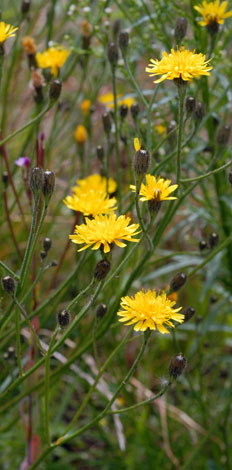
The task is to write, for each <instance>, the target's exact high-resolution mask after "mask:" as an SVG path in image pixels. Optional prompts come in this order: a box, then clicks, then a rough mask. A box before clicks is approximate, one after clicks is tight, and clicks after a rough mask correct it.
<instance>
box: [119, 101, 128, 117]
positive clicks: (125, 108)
mask: <svg viewBox="0 0 232 470" xmlns="http://www.w3.org/2000/svg"><path fill="white" fill-rule="evenodd" d="M127 113H128V106H127V104H121V106H120V117H121V119H125V118H126V116H127Z"/></svg>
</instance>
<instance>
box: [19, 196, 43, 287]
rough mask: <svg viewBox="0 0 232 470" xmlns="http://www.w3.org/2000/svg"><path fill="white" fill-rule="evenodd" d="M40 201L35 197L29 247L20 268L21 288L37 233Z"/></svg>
mask: <svg viewBox="0 0 232 470" xmlns="http://www.w3.org/2000/svg"><path fill="white" fill-rule="evenodd" d="M38 203H39V198H38V197H37V198H35V199H34V207H33V215H32V222H31V228H30V233H29V237H28V242H27V247H26V251H25V254H24V258H23V262H22V266H21V269H20V284H19V289H21V288H22V287H23V284H24V280H25V276H26V270H27V265H28V257H29V253H30V250H31V245H32V241H33V237H34V234H35V229H36V220H37V214H38Z"/></svg>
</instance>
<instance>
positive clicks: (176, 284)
mask: <svg viewBox="0 0 232 470" xmlns="http://www.w3.org/2000/svg"><path fill="white" fill-rule="evenodd" d="M186 280H187V276H186V274H185V273H182V272H180V273H177V274H176V275H175V276H174V277H173V278H172V280H171V283H170V289H171V290H174V291H177V290H179V289H180V288H181V287H182V286H183V285H184V284H185V283H186Z"/></svg>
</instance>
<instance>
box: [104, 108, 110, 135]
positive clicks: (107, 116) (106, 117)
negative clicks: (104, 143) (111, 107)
mask: <svg viewBox="0 0 232 470" xmlns="http://www.w3.org/2000/svg"><path fill="white" fill-rule="evenodd" d="M102 123H103V127H104V131H105V133H106V135H109V133H110V131H111V119H110V113H104V114H103V116H102Z"/></svg>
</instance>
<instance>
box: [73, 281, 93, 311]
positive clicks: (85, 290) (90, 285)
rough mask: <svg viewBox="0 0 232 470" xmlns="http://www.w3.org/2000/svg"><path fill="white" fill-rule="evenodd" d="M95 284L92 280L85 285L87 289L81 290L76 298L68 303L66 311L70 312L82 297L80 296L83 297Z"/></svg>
mask: <svg viewBox="0 0 232 470" xmlns="http://www.w3.org/2000/svg"><path fill="white" fill-rule="evenodd" d="M94 284H95V279H94V278H93V279H92V280H91V281H90V283H89V284H88V285H87V287H85V289H82V290H81V291H80V292H79V294H77V296H76V297H74V299H73V300H72V301H71V302H69V304H68V305H67V307H66V308H67V310H71V309H72V308H73V307H74V305H75V304H76V303H77V302H78V300H79V299H80V298H81V297H82V295H85V294H86V293H87V292H88V291H89V290H90V289H91V288H92V287H93V285H94Z"/></svg>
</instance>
